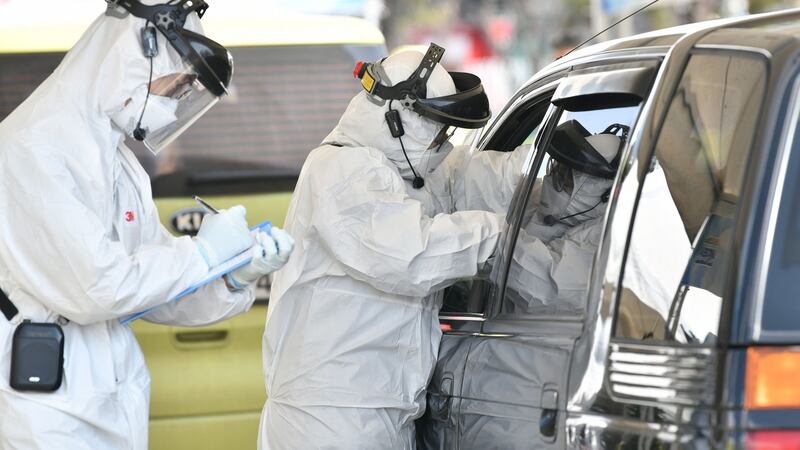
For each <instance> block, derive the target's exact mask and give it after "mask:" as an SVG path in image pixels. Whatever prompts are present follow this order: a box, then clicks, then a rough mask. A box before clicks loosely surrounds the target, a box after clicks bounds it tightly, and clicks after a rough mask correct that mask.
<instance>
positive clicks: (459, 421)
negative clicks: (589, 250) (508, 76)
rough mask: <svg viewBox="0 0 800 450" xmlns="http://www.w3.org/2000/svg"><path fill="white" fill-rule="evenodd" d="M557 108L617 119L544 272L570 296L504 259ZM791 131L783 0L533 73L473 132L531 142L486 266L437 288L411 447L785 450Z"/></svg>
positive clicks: (612, 45) (798, 405) (795, 323)
mask: <svg viewBox="0 0 800 450" xmlns="http://www.w3.org/2000/svg"><path fill="white" fill-rule="evenodd" d="M567 121H575V123H578V124H580V125H581V126H582V127H583V128H584V129H586V130H587V131H588V132H590V133H593V134H594V133H601V132H602V131H603V130H604V129H605V128H606V127H608V126H610V125H613V124H618V125H624V126H626V127H630V132H629V134H628V139H627V144H626V146H625V147H624V148H623V150H622V153H621V159H620V164H619V170H618V173H617V175H616V178H615V180H614V184H613V188H612V191H611V195H610V199H609V201H608V202H607V203H606V204H604V205H603V206H604V207H605V209H606V211H605V215H604V218H603V219H601V220H602V223H601V224H600V225H599V226H602V237H601V239H600V243H599V245H598V246H597V248H596V249H593V259H592V261H591V262H590V263H589V264H588V265H581V264H577V263H576V264H574V265H572V266H570V261H563V263H564V265H562V266H560V269H559V270H571V272H570V273H569V274H570V275H571V277H572V280H573V281H574V283H573V284H572V285H571V286H576V285H581V286H582V289H583V290H584V292H585V296H584V297H583V300H582V301H581V302H580V303H579V304H566V303H559V302H550V301H542V300H541V299H537V292H534V291H531V290H530V289H531V288H530V286H529V285H526V284H525V283H519V282H518V279H517V278H516V275H515V273H514V271H515V270H516V268H518V267H519V266H520V265H523V266H524V265H525V264H526V263H527V262H528V261H530V260H529V259H526V258H525V257H524V255H525V252H526V245H527V244H526V242H527V241H524V240H521V239H519V236H520V235H521V230H522V229H524V227H525V221H526V218H527V217H530V215H531V213H532V211H531V210H530V209H531V208H534V207H535V204H534V202H532V201H531V198H532V193H533V192H535V189H534V188H535V186H536V185H537V184H538V183H541V179H542V176H543V175H544V174H545V168H546V166H547V164H546V161H547V159H548V155H547V154H546V152H545V149H547V148H548V146H549V145H551V141H552V140H553V136H554V134H555V133H554V130H555V129H556V127H557V126H559V125H561V124H564V123H565V122H567ZM798 131H800V10H788V11H781V12H777V13H771V14H764V15H754V16H747V17H742V18H736V19H726V20H720V21H712V22H706V23H698V24H693V25H688V26H682V27H678V28H672V29H666V30H661V31H657V32H653V33H647V34H643V35H638V36H633V37H630V38H626V39H621V40H615V41H610V42H607V43H603V44H598V45H595V46H592V47H588V48H586V49H583V50H579V51H577V52H575V53H573V54H572V55H569V56H568V57H566V58H563V59H561V60H558V61H556V62H554V63H553V64H551V65H550V66H549V67H547V68H546V69H544V70H543V71H541V72H540V73H539V74H537V75H536V76H534V77H533V78H532V79H531V80H530V81H529V82H528V83H527V84H526V85H525V86H524V87H523V88H522V89H521V90H520V91H519V92H518V93H517V94H516V95H515V97H514V98H513V99H512V100H511V101H510V102H509V104H508V106H507V107H506V108H505V109H504V110H503V111H502V112H501V113H500V114H499V116H498V119H497V120H496V121H495V122H494V123H493V124H492V125H491V126H490V127H489V128H488V129H487V130H485V132H484V133H483V135H482V136H481V139H480V141H479V144H478V150H487V149H491V150H499V151H512V150H514V149H515V148H516V147H517V146H518V145H520V144H522V143H524V142H526V141H531V140H532V139H535V142H536V145H535V146H534V147H533V149H532V150H531V151H532V152H533V155H531V157H529V158H527V160H525V163H524V166H523V167H520V168H519V169H520V171H521V173H523V176H522V178H521V181H520V182H519V184H518V185H517V187H516V190H515V193H514V196H513V199H512V201H511V204H510V205H509V209H508V215H507V222H508V228H507V230H506V232H505V233H504V236H503V238H502V241H501V248H500V251H499V255H498V256H497V258H496V261H495V263H494V265H493V266H492V267H491V268H489V270H487V271H486V272H485V273H483V274H481V275H480V276H478V277H476V278H474V279H470V280H463V281H461V282H459V283H457V284H456V285H454V286H452V287H451V288H449V289H448V291H447V292H446V293H445V296H444V306H443V309H442V312H441V315H440V319H441V324H442V329H443V331H444V336H443V339H442V342H441V346H440V350H439V359H438V363H437V365H436V368H435V373H434V375H433V379H432V381H431V383H430V389H429V393H428V407H427V411H426V413H425V416H424V417H423V418H422V419H420V420H419V421H418V423H417V430H418V442H419V445H420V447H423V448H437V449H438V448H441V449H481V450H485V449H534V448H567V447H568V448H613V449H662V448H663V449H666V448H696V449H712V448H731V449H734V448H743V449H744V448H746V449H797V448H800V381H798V380H799V379H800V132H798ZM549 249H550V251H551V255H552V257H553V258H556V259H557V258H561V256H562V253H560V248H559V247H558V246H557V245H552V244H550V247H549ZM523 268H524V267H523ZM526 269H528V270H530V271H532V272H535V270H536V267H527V268H526ZM540 275H541V276H542V277H543V279H545V280H547V279H549V278H548V277H551V276H552V275H553V274H549V273H544V274H540ZM512 280H513V282H512ZM556 289H557V287H556Z"/></svg>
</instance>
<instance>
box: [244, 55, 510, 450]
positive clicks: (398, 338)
mask: <svg viewBox="0 0 800 450" xmlns="http://www.w3.org/2000/svg"><path fill="white" fill-rule="evenodd" d="M442 51H443V49H441V48H440V47H437V46H435V45H431V48H430V49H429V51H428V53H427V54H426V55H425V56H424V57H423V55H421V54H420V53H418V52H403V53H398V54H396V55H393V56H390V57H388V58H386V59H385V60H383V61H381V62H379V63H374V64H368V65H364V64H361V65H359V66H357V67H356V72H355V75H356V76H358V77H359V78H361V80H362V85H363V86H364V88H365V91H363V92H360V93H359V94H357V95H356V96H355V97H354V98H353V99H352V101H351V102H350V104H349V106H348V107H347V110H346V111H345V113H344V114H343V116H342V117H341V120H340V121H339V124H338V126H337V127H336V128H335V129H334V130H333V132H331V133H330V134H329V135H328V137H327V138H326V139H325V140H324V142H323V144H322V145H321V146H320V147H318V148H317V149H315V150H313V151H312V152H311V153H310V155H309V157H308V159H307V160H306V162H305V165H304V166H303V169H302V171H301V173H300V177H299V180H298V182H297V187H296V189H295V193H294V196H293V198H292V201H291V204H290V207H289V212H288V215H287V219H286V229H287V231H289V233H291V234H292V236H294V237H295V238H296V239H297V247H296V249H295V252H294V255H293V257H292V259H291V260H290V261H289V263H288V264H287V265H286V267H285V268H284V269H283V270H282V271H281V272H280V273H278V274H277V275H276V278H275V280H274V283H273V285H272V298H271V300H270V309H269V313H268V318H267V326H266V330H265V332H264V372H265V376H266V387H267V392H268V400H267V403H266V405H265V407H264V410H263V412H262V416H261V430H260V435H259V448H261V449H297V448H305V449H311V448H315V449H318V448H337V449H338V448H341V449H377V448H380V449H409V448H413V447H414V425H413V421H414V419H415V418H417V417H419V416H420V415H421V414H422V413H423V411H424V408H425V404H424V401H425V388H426V386H427V383H428V381H429V379H430V376H431V373H432V369H433V364H434V363H435V361H436V356H437V351H438V346H439V340H440V337H441V331H440V329H439V323H438V319H437V314H438V310H439V307H440V298H439V296H437V295H432V294H435V293H436V292H437V291H438V290H440V289H441V288H443V287H444V286H446V285H448V284H449V283H452V282H454V281H455V280H457V279H459V278H462V277H468V276H472V275H474V274H475V273H476V272H477V271H478V268H479V266H480V265H481V264H482V263H484V262H485V261H486V260H487V259H488V258H489V257H490V256H491V255H492V254H493V252H494V250H495V247H496V244H497V241H498V237H499V234H500V231H501V227H502V224H503V222H504V215H499V214H494V213H489V212H482V211H463V212H456V213H452V214H450V212H451V210H452V205H451V204H450V203H449V201H448V200H447V195H446V193H443V192H437V188H436V186H443V185H444V184H445V183H441V182H438V181H437V180H434V179H433V176H432V175H431V172H432V171H433V170H434V169H435V168H436V166H438V165H439V163H440V162H441V160H442V159H444V156H445V155H446V154H447V153H448V152H449V150H450V149H452V146H451V145H449V144H448V143H447V142H446V138H447V135H446V127H447V126H448V125H452V126H460V127H469V128H477V127H480V126H482V125H484V124H485V123H486V121H487V120H488V118H489V115H490V113H489V108H488V101H487V99H486V96H485V94H484V92H483V88H482V86H481V85H480V79H478V78H477V77H475V76H474V75H471V74H464V73H448V72H447V71H445V70H444V69H443V68H442V67H441V66H439V65H438V64H437V62H438V60H439V58H441V52H442ZM406 96H408V98H407V97H406ZM399 99H407V100H408V101H407V105H404V104H403V102H402V101H401V100H399ZM393 111H394V112H393ZM393 121H394V123H392V122H393ZM397 130H402V133H398V132H397ZM393 131H395V133H394V136H393Z"/></svg>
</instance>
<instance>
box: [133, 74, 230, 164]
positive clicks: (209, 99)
mask: <svg viewBox="0 0 800 450" xmlns="http://www.w3.org/2000/svg"><path fill="white" fill-rule="evenodd" d="M217 101H219V97H218V96H217V95H215V94H213V93H212V92H210V91H209V90H208V89H207V88H206V87H205V86H204V85H203V84H202V83H201V82H200V81H199V79H198V76H197V73H195V71H194V70H192V69H191V68H190V67H186V68H185V70H184V71H183V72H181V73H174V74H170V75H165V76H163V77H160V78H157V79H155V80H153V82H152V83H151V84H150V96H149V99H148V100H147V102H146V105H145V108H144V111H143V115H142V121H141V128H142V129H144V130H145V133H144V139H143V140H142V142H143V143H144V145H145V146H146V147H147V148H148V149H149V150H150V151H151V152H153V153H154V154H157V153H158V152H159V151H161V150H162V149H163V148H164V147H166V146H167V145H169V144H170V143H171V142H172V141H173V140H175V138H177V137H178V136H180V135H181V134H182V133H183V132H184V131H185V130H186V129H187V128H188V127H189V126H191V125H192V124H193V123H194V122H195V121H196V120H197V119H199V118H200V116H202V115H203V114H205V112H206V111H208V109H209V108H211V107H212V106H214V104H215V103H217Z"/></svg>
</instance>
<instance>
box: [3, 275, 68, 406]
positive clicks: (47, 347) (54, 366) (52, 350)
mask: <svg viewBox="0 0 800 450" xmlns="http://www.w3.org/2000/svg"><path fill="white" fill-rule="evenodd" d="M0 310H2V312H3V314H4V315H5V316H6V318H7V319H8V320H9V321H11V319H13V318H14V317H15V316H16V315H17V313H18V311H17V308H16V307H15V306H14V304H13V303H11V300H9V299H8V297H6V295H5V293H4V292H3V291H2V290H0ZM63 378H64V331H63V330H62V329H61V327H60V326H58V324H55V323H35V322H31V321H29V320H25V321H23V322H22V323H21V324H19V326H17V329H16V330H14V337H13V340H12V342H11V376H10V377H9V379H8V383H9V384H10V385H11V387H12V388H14V389H16V390H18V391H37V392H53V391H55V390H57V389H58V388H59V387H60V386H61V380H62V379H63Z"/></svg>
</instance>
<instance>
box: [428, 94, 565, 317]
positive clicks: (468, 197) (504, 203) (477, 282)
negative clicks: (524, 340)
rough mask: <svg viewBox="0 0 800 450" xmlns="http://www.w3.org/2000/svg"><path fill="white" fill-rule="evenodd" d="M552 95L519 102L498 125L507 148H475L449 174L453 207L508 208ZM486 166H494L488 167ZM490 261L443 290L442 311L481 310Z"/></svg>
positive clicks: (499, 210) (487, 289)
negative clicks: (492, 175) (489, 175)
mask: <svg viewBox="0 0 800 450" xmlns="http://www.w3.org/2000/svg"><path fill="white" fill-rule="evenodd" d="M551 94H552V93H550V94H547V96H546V97H537V98H535V99H533V100H531V101H530V102H528V103H526V104H524V105H521V106H520V107H519V108H518V109H517V110H516V112H515V113H514V114H515V115H514V117H512V118H511V119H510V120H508V121H507V122H505V123H503V124H502V125H501V128H500V129H498V131H497V137H498V140H497V141H496V142H503V143H504V144H503V147H505V146H509V147H506V148H499V149H487V150H484V151H481V152H477V151H476V152H472V153H471V155H470V156H469V157H468V158H465V160H466V162H465V163H464V165H463V166H462V167H461V168H460V170H459V171H457V172H456V173H455V174H453V175H452V178H453V187H452V195H453V197H454V199H455V205H456V210H458V211H466V210H481V211H492V212H497V213H505V212H507V211H508V207H509V205H510V203H511V198H512V196H513V194H514V191H515V190H516V188H517V185H518V184H519V181H520V179H521V175H522V173H523V169H524V165H525V162H526V161H527V158H528V155H529V153H530V149H531V144H530V143H531V142H533V141H534V139H535V138H536V135H537V134H538V132H539V130H540V128H541V125H542V121H543V119H544V116H545V112H546V111H547V108H548V107H549V106H550V95H551ZM520 133H523V134H520ZM454 156H457V155H454ZM488 167H493V169H491V170H488ZM498 169H499V171H498ZM493 172H494V173H499V174H501V175H500V176H498V179H494V180H486V179H485V176H484V177H473V176H470V173H477V174H482V175H484V174H486V173H493ZM491 261H493V260H490V262H489V263H487V264H486V265H484V266H483V267H481V270H480V272H479V273H478V275H477V276H476V277H473V278H470V279H465V280H461V281H459V282H457V283H455V284H454V285H452V286H450V287H449V288H448V289H447V290H446V291H445V293H444V299H443V302H442V309H441V311H442V312H445V313H448V312H467V313H482V312H484V310H485V306H486V300H487V299H488V298H489V295H490V292H491V288H492V282H491V281H490V280H489V274H490V273H491V271H492V262H491Z"/></svg>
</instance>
